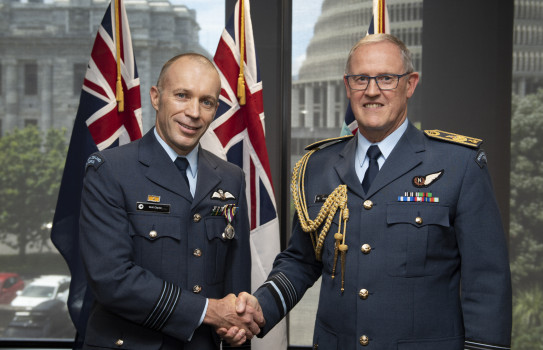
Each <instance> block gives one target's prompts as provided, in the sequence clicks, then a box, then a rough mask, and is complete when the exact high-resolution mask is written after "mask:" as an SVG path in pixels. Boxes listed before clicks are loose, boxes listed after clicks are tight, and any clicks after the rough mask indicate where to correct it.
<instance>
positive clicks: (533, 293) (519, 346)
mask: <svg viewBox="0 0 543 350" xmlns="http://www.w3.org/2000/svg"><path fill="white" fill-rule="evenodd" d="M513 325H514V327H513V334H512V344H511V348H512V349H514V350H543V342H541V334H543V291H542V290H541V286H540V285H539V284H537V285H535V286H534V287H530V288H528V289H526V290H524V291H521V292H519V293H517V294H516V295H515V298H514V306H513Z"/></svg>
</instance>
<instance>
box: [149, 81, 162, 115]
mask: <svg viewBox="0 0 543 350" xmlns="http://www.w3.org/2000/svg"><path fill="white" fill-rule="evenodd" d="M149 96H150V97H151V105H152V106H153V108H154V109H155V111H158V101H159V100H160V92H159V91H158V87H156V86H151V90H149Z"/></svg>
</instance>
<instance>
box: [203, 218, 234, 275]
mask: <svg viewBox="0 0 543 350" xmlns="http://www.w3.org/2000/svg"><path fill="white" fill-rule="evenodd" d="M226 226H227V223H226V220H225V219H224V217H222V216H211V217H206V218H205V230H206V237H207V240H208V247H207V250H208V253H207V259H206V267H205V268H206V273H205V275H206V282H207V283H209V284H217V283H222V282H223V281H224V278H225V276H224V274H225V270H226V266H227V264H228V261H226V258H227V256H228V250H229V247H230V246H231V245H233V244H236V242H237V240H238V235H239V234H240V233H239V232H234V237H233V238H232V239H228V238H226V237H223V233H224V232H225V229H226Z"/></svg>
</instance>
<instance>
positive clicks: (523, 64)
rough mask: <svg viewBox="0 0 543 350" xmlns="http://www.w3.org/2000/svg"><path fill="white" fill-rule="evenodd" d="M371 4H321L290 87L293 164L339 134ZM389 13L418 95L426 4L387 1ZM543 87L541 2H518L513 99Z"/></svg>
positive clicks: (413, 105) (413, 103) (337, 0)
mask: <svg viewBox="0 0 543 350" xmlns="http://www.w3.org/2000/svg"><path fill="white" fill-rule="evenodd" d="M372 2H373V1H372V0H324V2H323V4H322V12H321V14H320V16H319V18H318V20H317V23H316V24H315V27H314V36H313V38H312V39H311V41H310V44H309V46H308V48H307V51H306V59H305V61H304V62H303V63H302V66H301V68H300V71H299V75H298V76H297V77H295V78H294V79H293V83H292V104H291V117H292V147H291V154H292V155H293V161H295V160H296V159H297V158H298V157H299V155H300V154H303V149H304V147H305V146H306V145H308V144H310V143H312V142H314V141H317V140H321V139H324V138H328V137H333V136H338V135H339V133H340V130H341V128H342V125H343V120H344V116H345V109H346V106H347V102H348V101H347V98H346V95H345V87H344V85H343V80H342V76H343V74H344V68H345V60H346V58H347V55H348V53H349V50H350V48H351V47H352V45H353V44H354V43H355V42H356V41H357V40H359V39H360V38H361V37H363V36H364V35H366V33H367V30H368V27H369V23H370V20H371V17H372ZM387 9H388V13H389V19H390V29H391V30H390V31H391V33H392V34H393V35H395V36H397V37H399V38H400V39H401V40H402V41H404V42H405V44H406V45H407V46H408V47H409V49H410V50H411V53H412V55H413V63H414V65H415V70H416V71H418V72H420V73H421V81H420V82H419V88H418V89H419V91H420V90H421V89H420V85H421V84H424V69H423V68H424V67H422V50H423V48H422V29H423V20H422V17H423V0H388V1H387ZM489 39H490V38H489ZM492 40H495V38H492ZM498 40H499V39H498ZM542 85H543V0H515V25H514V42H513V87H512V88H513V93H516V94H519V95H521V96H523V95H525V94H529V93H533V92H535V91H536V90H537V88H538V87H541V86H542ZM421 101H422V96H421V94H420V92H419V93H418V94H415V95H414V96H413V98H412V99H411V100H410V102H409V115H410V118H416V116H417V115H419V110H420V108H421V107H420V103H421ZM412 121H414V122H417V120H412Z"/></svg>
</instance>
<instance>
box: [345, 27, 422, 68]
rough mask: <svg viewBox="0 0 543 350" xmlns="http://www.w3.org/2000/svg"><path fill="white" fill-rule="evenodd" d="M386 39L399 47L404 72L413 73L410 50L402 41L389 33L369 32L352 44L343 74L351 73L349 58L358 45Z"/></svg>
mask: <svg viewBox="0 0 543 350" xmlns="http://www.w3.org/2000/svg"><path fill="white" fill-rule="evenodd" d="M384 41H388V42H390V43H392V44H394V45H396V47H397V48H398V49H400V52H401V55H402V61H403V67H404V73H413V72H414V71H415V68H414V66H413V61H412V59H411V52H410V51H409V49H408V48H407V46H405V44H404V43H403V41H401V40H400V39H398V38H396V37H395V36H394V35H391V34H383V33H380V34H370V35H366V36H365V37H363V38H362V39H360V40H359V41H358V42H357V43H356V44H354V46H353V47H352V48H351V51H350V52H349V57H348V58H347V63H346V64H345V74H350V73H351V71H350V70H351V58H352V56H353V53H354V52H355V51H356V49H358V48H359V47H360V46H363V45H368V44H375V43H380V42H384Z"/></svg>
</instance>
